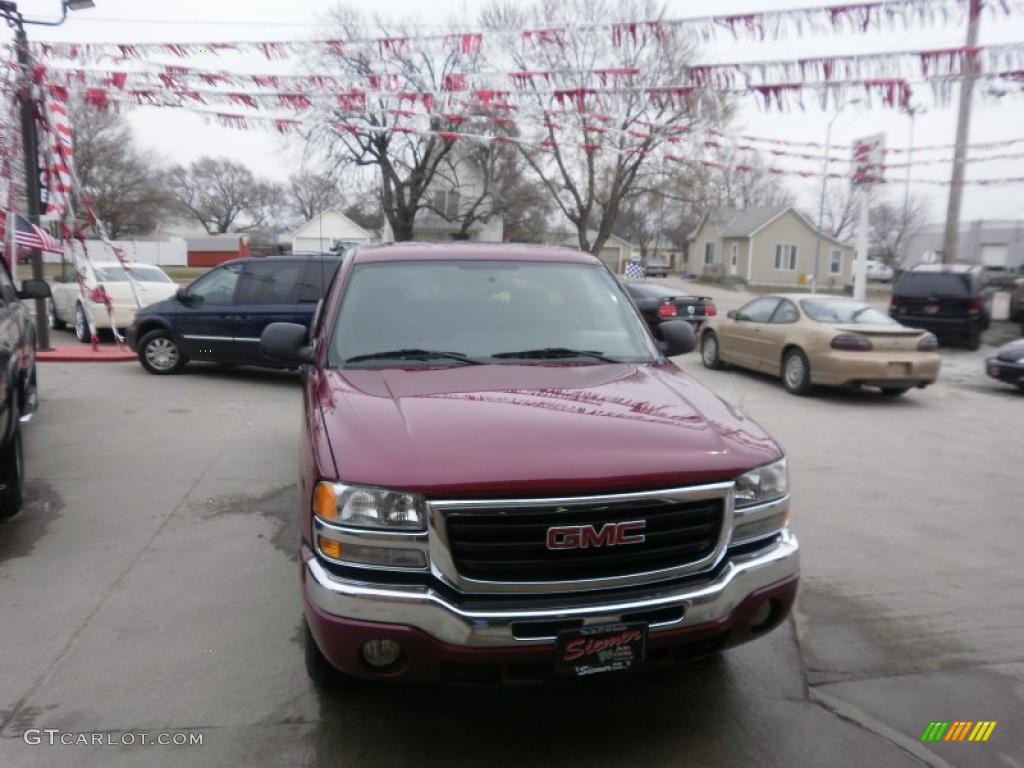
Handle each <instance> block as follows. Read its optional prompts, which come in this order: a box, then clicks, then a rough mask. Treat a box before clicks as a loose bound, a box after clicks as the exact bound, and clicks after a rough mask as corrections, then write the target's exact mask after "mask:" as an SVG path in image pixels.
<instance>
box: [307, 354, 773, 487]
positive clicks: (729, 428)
mask: <svg viewBox="0 0 1024 768" xmlns="http://www.w3.org/2000/svg"><path fill="white" fill-rule="evenodd" d="M308 386H309V393H310V396H311V397H313V398H314V400H315V401H316V402H317V403H318V404H319V406H320V409H321V416H322V418H323V420H324V426H325V432H326V435H327V437H328V440H329V443H330V446H331V450H332V453H333V460H334V466H335V469H336V472H337V474H336V477H337V478H338V479H341V480H345V481H347V482H350V483H362V484H367V485H378V486H384V487H390V488H397V489H403V490H410V491H417V492H421V493H424V494H426V495H427V496H433V497H435V498H436V497H441V496H446V497H450V498H458V497H460V496H462V497H469V496H475V497H483V496H503V495H518V496H529V495H537V494H551V493H565V494H574V493H599V492H613V491H618V490H630V489H639V488H657V487H672V486H679V485H689V484H695V483H705V482H715V481H720V480H726V479H730V478H733V477H735V476H737V475H739V474H742V473H743V472H744V471H746V470H748V469H750V468H752V467H755V466H757V465H760V464H764V463H766V462H770V461H772V460H774V459H776V458H778V457H779V456H780V455H781V449H780V448H779V446H778V444H777V443H776V442H775V441H774V440H773V439H772V438H771V437H770V436H769V435H768V434H766V433H765V431H764V430H762V429H761V428H760V427H759V426H758V425H757V424H756V423H754V422H753V421H751V420H750V419H748V418H746V417H744V416H743V415H742V414H740V413H739V412H738V411H736V410H735V409H733V408H732V407H731V406H729V405H728V404H727V403H726V402H725V401H723V400H722V399H720V398H719V397H718V396H716V395H714V394H713V393H711V392H710V391H709V390H707V389H705V388H704V387H703V386H701V385H700V384H698V383H697V382H696V381H694V380H693V379H692V378H690V377H689V376H688V375H686V374H685V373H683V372H682V371H681V370H679V368H677V367H676V366H675V365H673V364H671V363H666V364H659V365H654V364H650V365H632V364H609V365H481V366H454V367H446V368H420V369H413V370H396V369H386V370H381V369H374V370H323V369H321V370H319V371H318V372H316V373H313V374H311V378H310V381H309V382H308ZM325 465H326V466H329V465H330V462H329V461H328V462H325Z"/></svg>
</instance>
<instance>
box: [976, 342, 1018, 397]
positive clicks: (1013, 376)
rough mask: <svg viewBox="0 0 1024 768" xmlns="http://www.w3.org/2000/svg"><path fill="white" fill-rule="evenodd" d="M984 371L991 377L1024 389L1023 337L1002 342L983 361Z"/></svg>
mask: <svg viewBox="0 0 1024 768" xmlns="http://www.w3.org/2000/svg"><path fill="white" fill-rule="evenodd" d="M985 373H987V374H988V375H989V376H991V377H992V378H993V379H999V380H1000V381H1005V382H1006V383H1007V384H1016V385H1017V386H1018V387H1020V388H1021V389H1024V339H1017V340H1016V341H1011V342H1010V343H1009V344H1004V345H1003V346H1001V347H1000V348H999V349H997V350H996V353H995V355H994V356H993V357H990V358H989V359H988V360H986V361H985Z"/></svg>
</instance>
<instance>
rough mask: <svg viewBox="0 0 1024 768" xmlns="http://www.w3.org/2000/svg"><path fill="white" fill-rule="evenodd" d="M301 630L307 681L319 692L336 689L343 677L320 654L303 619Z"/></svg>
mask: <svg viewBox="0 0 1024 768" xmlns="http://www.w3.org/2000/svg"><path fill="white" fill-rule="evenodd" d="M302 630H303V646H304V650H305V655H306V674H307V675H309V679H310V680H312V681H313V685H315V686H316V687H317V688H318V689H320V690H321V691H327V690H330V689H332V688H337V687H338V684H339V683H340V682H341V681H342V679H343V677H344V676H343V675H342V674H341V672H339V671H338V670H337V669H335V668H334V665H332V664H331V662H329V661H328V660H327V657H326V656H324V655H323V653H321V652H320V649H319V648H318V647H317V644H316V640H314V639H313V633H312V632H310V631H309V624H307V623H306V620H305V619H303V620H302Z"/></svg>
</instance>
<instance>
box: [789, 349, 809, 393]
mask: <svg viewBox="0 0 1024 768" xmlns="http://www.w3.org/2000/svg"><path fill="white" fill-rule="evenodd" d="M782 385H783V386H784V387H785V388H786V391H787V392H789V393H790V394H791V395H807V394H810V392H811V389H812V386H811V364H810V363H809V362H807V355H805V354H804V353H803V352H801V351H800V350H799V349H796V348H795V347H794V348H792V349H790V350H788V351H787V352H786V354H785V355H784V356H783V357H782Z"/></svg>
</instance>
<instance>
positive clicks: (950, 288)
mask: <svg viewBox="0 0 1024 768" xmlns="http://www.w3.org/2000/svg"><path fill="white" fill-rule="evenodd" d="M893 293H894V294H896V295H897V296H907V297H911V298H913V297H922V296H924V297H927V296H955V297H967V296H970V295H971V276H970V275H969V274H966V273H964V274H957V273H954V272H907V273H905V274H904V275H903V277H901V278H900V279H899V282H898V283H896V288H895V289H894V290H893Z"/></svg>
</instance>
